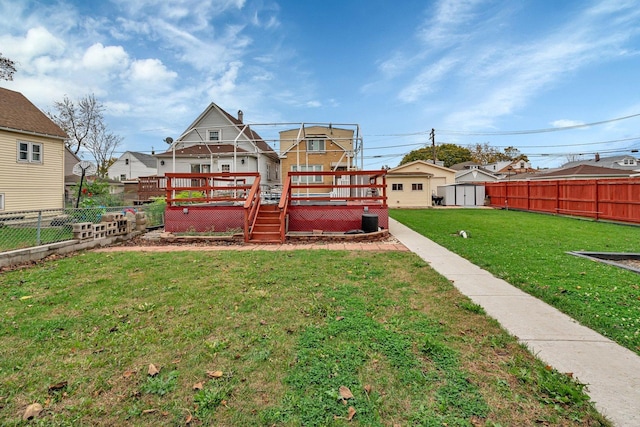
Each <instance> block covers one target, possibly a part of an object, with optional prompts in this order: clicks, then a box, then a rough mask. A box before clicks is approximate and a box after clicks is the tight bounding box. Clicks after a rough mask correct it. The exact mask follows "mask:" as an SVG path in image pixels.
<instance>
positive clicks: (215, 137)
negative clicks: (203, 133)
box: [209, 130, 221, 142]
mask: <svg viewBox="0 0 640 427" xmlns="http://www.w3.org/2000/svg"><path fill="white" fill-rule="evenodd" d="M220 139H221V138H220V130H210V131H209V141H210V142H220Z"/></svg>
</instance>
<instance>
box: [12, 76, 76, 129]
mask: <svg viewBox="0 0 640 427" xmlns="http://www.w3.org/2000/svg"><path fill="white" fill-rule="evenodd" d="M0 127H1V128H5V129H10V130H14V131H17V132H25V133H35V134H39V135H46V136H52V137H55V138H61V139H67V138H68V136H67V134H66V133H64V131H63V130H62V129H60V127H59V126H58V125H57V124H55V123H54V122H53V121H52V120H51V119H50V118H49V117H47V116H46V114H44V113H43V112H42V111H40V110H39V109H38V107H36V106H35V105H33V104H32V103H31V101H29V100H28V99H27V98H26V97H25V96H24V95H23V94H21V93H20V92H14V91H12V90H9V89H5V88H0Z"/></svg>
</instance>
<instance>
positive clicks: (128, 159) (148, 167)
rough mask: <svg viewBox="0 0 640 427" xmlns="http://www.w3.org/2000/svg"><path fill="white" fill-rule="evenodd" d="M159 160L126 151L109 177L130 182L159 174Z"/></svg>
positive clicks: (109, 173) (111, 167) (115, 163)
mask: <svg viewBox="0 0 640 427" xmlns="http://www.w3.org/2000/svg"><path fill="white" fill-rule="evenodd" d="M157 163H158V161H157V159H156V158H155V157H154V156H152V155H151V154H144V153H138V152H135V151H125V152H124V154H122V156H120V157H119V158H118V160H116V161H115V162H113V164H112V165H111V166H109V170H108V172H107V176H108V177H109V178H111V179H113V180H116V181H129V180H135V179H138V178H139V177H141V176H152V175H156V174H157V173H158V167H157Z"/></svg>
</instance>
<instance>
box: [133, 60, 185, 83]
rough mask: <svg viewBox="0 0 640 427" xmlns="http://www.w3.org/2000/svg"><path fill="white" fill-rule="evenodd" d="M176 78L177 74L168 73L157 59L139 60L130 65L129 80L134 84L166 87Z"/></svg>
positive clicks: (173, 72)
mask: <svg viewBox="0 0 640 427" xmlns="http://www.w3.org/2000/svg"><path fill="white" fill-rule="evenodd" d="M176 77H178V73H176V72H175V71H169V70H168V69H167V67H165V65H164V64H163V63H162V61H160V60H159V59H141V60H136V61H134V62H133V64H131V80H132V81H133V82H134V83H135V84H143V85H153V86H158V85H166V84H170V83H171V82H172V81H173V80H175V78H176Z"/></svg>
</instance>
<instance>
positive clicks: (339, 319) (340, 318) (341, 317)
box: [336, 316, 344, 322]
mask: <svg viewBox="0 0 640 427" xmlns="http://www.w3.org/2000/svg"><path fill="white" fill-rule="evenodd" d="M342 319H344V316H338V317H336V321H337V322H339V321H341V320H342Z"/></svg>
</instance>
